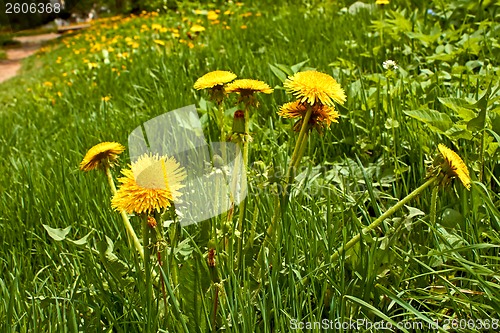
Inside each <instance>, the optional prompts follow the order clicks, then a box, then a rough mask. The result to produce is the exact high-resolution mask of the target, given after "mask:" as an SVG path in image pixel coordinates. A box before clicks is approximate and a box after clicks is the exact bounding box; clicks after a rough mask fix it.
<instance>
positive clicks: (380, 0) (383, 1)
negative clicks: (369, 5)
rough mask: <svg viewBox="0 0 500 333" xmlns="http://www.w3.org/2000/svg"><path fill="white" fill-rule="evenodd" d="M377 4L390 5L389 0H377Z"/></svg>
mask: <svg viewBox="0 0 500 333" xmlns="http://www.w3.org/2000/svg"><path fill="white" fill-rule="evenodd" d="M375 4H376V5H388V4H389V0H377V1H375Z"/></svg>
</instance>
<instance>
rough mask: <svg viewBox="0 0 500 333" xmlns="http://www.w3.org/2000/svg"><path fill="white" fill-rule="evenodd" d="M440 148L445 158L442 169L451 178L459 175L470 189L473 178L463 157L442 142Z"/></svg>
mask: <svg viewBox="0 0 500 333" xmlns="http://www.w3.org/2000/svg"><path fill="white" fill-rule="evenodd" d="M438 150H439V152H440V153H441V156H442V158H443V160H444V161H443V163H441V171H442V172H444V174H445V175H446V176H448V177H449V178H455V177H458V179H460V181H461V182H462V184H463V185H464V186H465V188H466V189H467V190H470V187H471V179H470V176H469V169H467V166H466V165H465V163H464V161H463V160H462V158H460V156H458V154H457V153H455V152H454V151H453V150H451V149H450V148H448V147H446V146H445V145H443V144H441V143H440V144H439V145H438Z"/></svg>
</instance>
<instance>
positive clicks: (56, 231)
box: [42, 224, 71, 241]
mask: <svg viewBox="0 0 500 333" xmlns="http://www.w3.org/2000/svg"><path fill="white" fill-rule="evenodd" d="M42 225H43V227H44V228H45V230H47V233H48V234H49V236H50V237H51V238H52V239H53V240H56V241H62V240H65V239H66V236H67V235H68V233H69V231H70V230H71V226H69V227H66V228H64V229H61V228H51V227H49V226H48V225H46V224H42Z"/></svg>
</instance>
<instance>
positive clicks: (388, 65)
mask: <svg viewBox="0 0 500 333" xmlns="http://www.w3.org/2000/svg"><path fill="white" fill-rule="evenodd" d="M382 67H384V69H385V70H396V69H398V68H399V67H398V65H397V64H396V62H395V61H394V60H386V61H384V62H383V63H382Z"/></svg>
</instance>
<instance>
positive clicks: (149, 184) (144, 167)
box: [111, 154, 186, 214]
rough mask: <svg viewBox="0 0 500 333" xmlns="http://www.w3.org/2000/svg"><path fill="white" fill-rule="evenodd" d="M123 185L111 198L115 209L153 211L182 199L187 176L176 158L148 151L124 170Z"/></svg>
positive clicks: (141, 211) (136, 211) (130, 211)
mask: <svg viewBox="0 0 500 333" xmlns="http://www.w3.org/2000/svg"><path fill="white" fill-rule="evenodd" d="M122 174H123V176H124V177H121V178H119V179H118V180H119V182H120V183H121V185H120V188H119V189H118V191H117V192H116V194H115V196H114V197H113V199H112V201H111V205H112V207H113V208H114V209H116V210H119V211H125V212H127V213H129V214H130V213H137V214H141V213H152V212H153V211H155V210H156V211H157V212H160V210H161V209H163V208H168V207H170V206H171V205H172V203H173V202H174V201H177V200H179V198H180V196H181V195H182V193H181V192H180V191H179V190H180V189H181V188H183V187H184V185H183V184H182V181H183V180H184V179H185V178H186V172H185V170H184V168H182V167H181V166H180V164H179V163H178V162H177V161H176V160H175V159H174V158H173V157H171V158H167V157H165V156H159V155H151V154H145V155H143V156H141V157H140V158H139V159H138V160H137V161H136V162H135V163H133V164H132V166H131V168H130V169H124V170H122Z"/></svg>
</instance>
